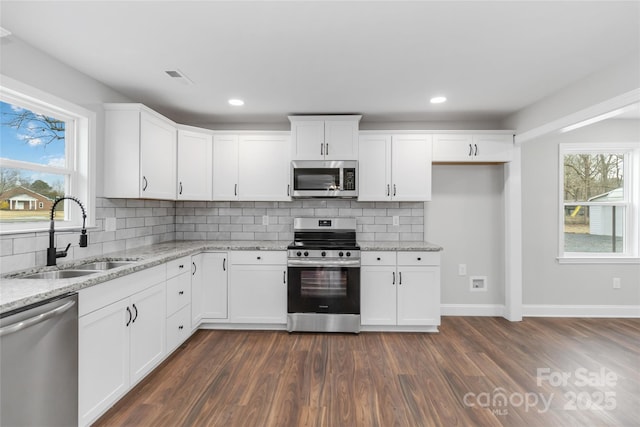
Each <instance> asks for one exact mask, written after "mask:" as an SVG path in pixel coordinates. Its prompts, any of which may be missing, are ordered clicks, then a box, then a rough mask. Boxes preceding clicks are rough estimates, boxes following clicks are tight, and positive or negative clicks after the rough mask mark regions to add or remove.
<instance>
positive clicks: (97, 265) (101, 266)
mask: <svg viewBox="0 0 640 427" xmlns="http://www.w3.org/2000/svg"><path fill="white" fill-rule="evenodd" d="M133 263H134V261H96V262H92V263H89V264H82V265H79V266H78V267H75V268H76V269H78V270H111V269H112V268H118V267H124V266H125V265H130V264H133Z"/></svg>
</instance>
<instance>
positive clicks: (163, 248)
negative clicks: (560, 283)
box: [0, 241, 442, 314]
mask: <svg viewBox="0 0 640 427" xmlns="http://www.w3.org/2000/svg"><path fill="white" fill-rule="evenodd" d="M358 243H359V245H360V247H361V249H362V250H364V251H393V250H402V251H440V250H442V248H441V247H440V246H437V245H434V244H432V243H428V242H397V241H394V242H366V241H365V242H358ZM288 245H289V242H284V241H176V242H167V243H159V244H156V245H150V246H142V247H139V248H134V249H128V250H124V251H119V252H112V253H109V254H104V255H102V256H99V257H90V258H85V259H81V260H75V261H72V262H66V263H65V262H63V261H61V262H60V265H59V266H57V267H35V268H32V269H29V270H22V271H18V272H13V273H9V274H5V275H3V276H2V282H1V283H0V314H2V313H5V312H8V311H11V310H15V309H19V308H23V307H25V306H27V305H30V304H34V303H37V302H41V301H44V300H47V299H49V298H54V297H57V296H60V295H65V294H68V293H73V292H78V291H79V290H81V289H84V288H88V287H90V286H94V285H97V284H100V283H103V282H106V281H109V280H113V279H116V278H118V277H121V276H125V275H127V274H131V273H134V272H136V271H140V270H144V269H147V268H150V267H154V266H156V265H160V264H164V263H166V262H167V261H171V260H173V259H176V258H180V257H183V256H189V255H193V254H197V253H199V252H203V251H227V250H244V251H256V250H258V251H260V250H262V251H284V250H286V249H287V246H288ZM98 260H99V261H105V260H126V261H132V263H131V264H127V265H125V266H121V267H117V268H113V269H111V270H104V271H98V272H96V273H93V274H90V275H87V276H81V277H74V278H69V279H20V278H17V276H22V275H25V274H31V273H37V272H42V271H52V270H57V269H60V270H65V269H73V268H74V267H77V266H79V265H81V264H86V263H89V262H94V261H98Z"/></svg>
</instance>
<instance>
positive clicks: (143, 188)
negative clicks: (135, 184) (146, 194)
mask: <svg viewBox="0 0 640 427" xmlns="http://www.w3.org/2000/svg"><path fill="white" fill-rule="evenodd" d="M142 182H143V184H142V191H147V187H148V186H149V181H147V177H146V176H142Z"/></svg>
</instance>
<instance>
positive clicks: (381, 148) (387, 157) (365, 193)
mask: <svg viewBox="0 0 640 427" xmlns="http://www.w3.org/2000/svg"><path fill="white" fill-rule="evenodd" d="M359 145H360V147H359V149H358V152H359V161H358V175H359V176H358V178H357V179H358V200H360V201H387V200H391V136H390V135H366V136H362V137H360V141H359Z"/></svg>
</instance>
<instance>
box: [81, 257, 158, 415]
mask: <svg viewBox="0 0 640 427" xmlns="http://www.w3.org/2000/svg"><path fill="white" fill-rule="evenodd" d="M162 267H163V268H162V271H163V272H164V266H162ZM145 273H146V274H145ZM128 277H129V280H131V283H132V286H131V288H134V289H136V288H141V287H145V286H147V285H148V282H149V281H154V279H155V278H156V277H161V278H162V280H161V282H160V283H157V282H156V284H155V285H152V286H150V287H147V288H145V289H143V290H140V291H138V292H135V293H133V294H130V295H129V296H127V297H126V298H118V297H119V296H122V295H123V294H124V293H126V292H127V287H129V286H128V281H126V279H127V278H121V279H116V280H114V281H112V282H109V286H105V285H101V286H96V287H93V288H87V289H86V291H87V292H84V291H85V290H83V291H81V292H80V318H79V323H78V339H79V372H78V374H79V402H78V409H79V424H80V425H88V424H90V423H91V422H93V421H94V420H95V419H96V418H97V417H99V416H100V415H101V414H102V413H104V411H106V410H107V409H108V408H109V407H110V406H111V405H112V404H113V403H115V402H116V401H117V400H118V399H119V398H120V396H122V395H123V394H124V393H126V392H127V391H128V390H129V389H130V387H131V386H132V385H134V384H135V383H137V382H138V381H139V380H141V379H142V378H143V377H144V376H145V375H146V374H147V373H149V372H150V371H151V369H153V368H154V367H155V366H156V365H157V364H158V363H159V362H160V361H161V360H162V359H163V358H164V357H165V354H166V353H165V349H166V341H165V338H166V335H165V319H166V315H165V309H166V307H165V306H166V297H165V294H166V291H165V282H164V278H165V276H164V274H162V275H160V276H156V275H154V274H153V273H147V272H146V271H145V272H141V273H137V274H133V275H131V276H128ZM136 279H139V281H138V282H134V281H135V280H136ZM98 288H101V289H98ZM113 298H117V300H116V301H115V302H114V301H113ZM101 301H104V302H106V305H104V306H102V307H100V308H97V309H95V310H93V311H90V312H87V311H88V310H92V309H93V308H94V307H95V306H96V305H100V303H101Z"/></svg>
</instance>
